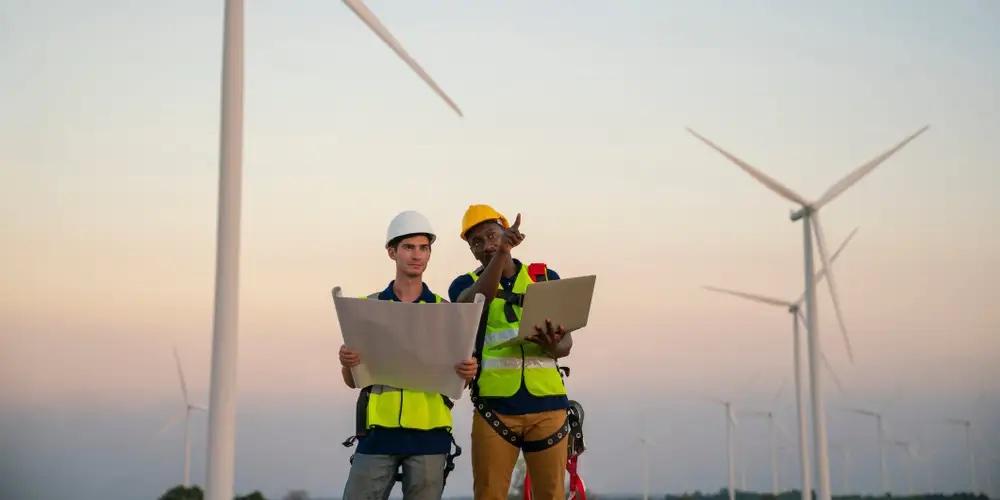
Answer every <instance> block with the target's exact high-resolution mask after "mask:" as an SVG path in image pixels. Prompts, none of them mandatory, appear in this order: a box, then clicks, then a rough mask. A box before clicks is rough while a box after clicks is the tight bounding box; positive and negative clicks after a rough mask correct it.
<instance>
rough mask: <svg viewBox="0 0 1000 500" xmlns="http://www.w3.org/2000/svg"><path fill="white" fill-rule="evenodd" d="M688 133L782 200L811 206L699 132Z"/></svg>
mask: <svg viewBox="0 0 1000 500" xmlns="http://www.w3.org/2000/svg"><path fill="white" fill-rule="evenodd" d="M687 131H688V132H690V133H691V135H693V136H695V137H697V138H698V139H700V140H701V142H704V143H705V144H707V145H708V147H710V148H712V149H714V150H716V151H718V152H719V153H721V154H722V156H725V157H726V158H729V161H731V162H733V163H735V164H736V166H738V167H740V168H742V169H743V171H744V172H746V173H748V174H750V176H751V177H753V178H754V179H757V181H759V182H760V183H761V184H763V185H764V186H767V188H768V189H770V190H771V191H774V192H775V193H778V195H780V196H781V197H782V198H785V199H786V200H789V201H792V202H795V203H798V204H799V205H803V206H805V205H809V202H807V201H806V199H805V198H803V197H802V196H800V195H799V194H798V193H796V192H795V191H792V190H791V189H789V188H788V187H786V186H785V185H783V184H781V183H780V182H778V181H776V180H775V179H772V178H771V177H769V176H768V175H767V174H765V173H764V172H761V171H760V170H757V169H756V168H754V167H753V166H751V165H750V164H749V163H747V162H745V161H743V160H741V159H739V158H737V157H735V156H733V155H732V154H730V153H729V152H728V151H726V150H724V149H722V148H720V147H719V146H717V145H716V144H715V143H714V142H712V141H710V140H708V139H706V138H704V137H702V136H701V135H700V134H699V133H698V132H695V131H694V130H691V129H690V128H689V129H687Z"/></svg>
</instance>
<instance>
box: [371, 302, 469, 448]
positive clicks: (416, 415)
mask: <svg viewBox="0 0 1000 500" xmlns="http://www.w3.org/2000/svg"><path fill="white" fill-rule="evenodd" d="M367 298H369V299H377V298H378V294H377V293H375V294H372V295H369V296H368V297H367ZM434 298H435V300H434V302H435V303H439V302H441V301H442V300H443V299H441V297H440V296H439V295H437V294H435V295H434ZM420 303H421V304H423V303H426V302H425V301H423V300H421V301H420ZM450 403H451V401H449V400H446V399H445V396H443V395H441V394H437V393H433V392H422V391H411V390H409V389H400V388H397V387H392V386H389V385H382V384H376V385H373V386H371V392H370V393H369V396H368V410H367V412H366V414H365V417H366V419H365V428H366V429H371V428H372V427H387V428H405V429H417V430H422V431H426V430H431V429H448V430H449V431H450V430H451V406H450Z"/></svg>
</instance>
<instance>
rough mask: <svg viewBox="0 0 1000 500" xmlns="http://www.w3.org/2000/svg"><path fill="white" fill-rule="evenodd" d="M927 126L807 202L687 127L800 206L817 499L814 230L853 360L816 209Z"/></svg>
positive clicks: (825, 495)
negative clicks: (815, 198) (814, 199)
mask: <svg viewBox="0 0 1000 500" xmlns="http://www.w3.org/2000/svg"><path fill="white" fill-rule="evenodd" d="M927 128H928V127H926V126H925V127H923V128H921V129H920V130H918V131H917V132H915V133H914V134H912V135H910V136H909V137H907V138H906V139H904V140H903V141H902V142H900V143H899V144H897V145H895V146H894V147H892V148H891V149H889V150H888V151H886V152H885V153H882V154H881V155H879V156H877V157H875V158H873V159H872V160H870V161H868V162H866V163H864V164H863V165H861V166H860V167H858V168H856V169H855V170H854V171H852V172H851V173H849V174H847V175H846V176H845V177H844V178H843V179H841V180H840V181H838V182H837V183H836V184H834V185H832V186H830V188H829V189H827V190H826V192H825V193H823V195H822V196H820V198H819V199H818V200H816V201H813V202H810V201H808V200H806V199H805V198H803V197H802V196H801V195H799V194H798V193H796V192H794V191H792V190H791V189H789V188H787V187H785V186H784V185H783V184H781V183H780V182H778V181H776V180H774V179H772V178H771V177H769V176H768V175H767V174H764V173H763V172H761V171H759V170H757V169H756V168H754V167H752V166H751V165H750V164H749V163H747V162H745V161H743V160H741V159H739V158H737V157H735V156H733V155H732V154H730V153H729V152H727V151H725V150H723V149H722V148H720V147H719V146H717V145H715V143H713V142H712V141H710V140H708V139H706V138H704V137H702V136H701V135H699V134H698V133H697V132H695V131H694V130H691V129H690V128H689V129H688V131H689V132H690V133H691V134H692V135H694V136H695V137H697V138H698V139H700V140H701V141H702V142H704V143H705V144H707V145H708V146H709V147H711V148H712V149H715V150H716V151H718V152H719V153H721V154H722V155H723V156H725V157H726V158H728V159H729V160H730V161H732V162H733V163H735V164H736V165H737V166H738V167H740V168H741V169H743V170H744V171H745V172H746V173H748V174H750V175H751V176H752V177H754V178H755V179H757V180H758V181H759V182H760V183H762V184H764V185H765V186H766V187H767V188H768V189H770V190H771V191H774V192H775V193H777V194H778V195H780V196H781V197H783V198H785V199H787V200H789V201H791V202H793V203H795V204H797V205H799V206H800V207H801V208H800V209H799V210H798V211H796V212H793V213H792V214H791V219H792V221H796V220H799V219H802V236H803V245H802V246H803V250H804V254H805V287H806V308H807V314H806V319H807V328H806V330H807V332H808V334H809V343H808V344H809V346H808V347H809V379H810V383H811V387H810V392H811V393H812V417H813V441H814V452H815V455H816V469H817V473H818V474H817V475H818V476H819V498H818V500H830V498H831V496H830V463H829V452H828V450H827V435H826V408H825V407H824V398H823V392H822V379H821V378H820V370H819V363H820V357H821V356H820V355H821V353H822V349H821V347H820V339H819V323H818V321H817V315H816V286H815V285H816V283H815V281H814V277H813V250H812V244H813V239H812V235H813V233H814V232H815V235H816V247H817V248H818V250H819V255H820V259H821V261H822V264H823V268H824V269H826V273H827V280H826V283H827V286H828V287H829V288H830V297H831V299H832V300H833V308H834V311H835V312H836V314H837V322H838V323H839V324H840V332H841V334H842V336H843V338H844V345H845V346H846V348H847V355H848V357H849V358H850V359H851V361H852V362H853V361H854V354H853V352H852V351H851V343H850V339H848V337H847V328H846V327H845V326H844V318H843V314H842V313H841V309H840V297H839V295H838V294H837V283H836V280H835V279H834V275H833V268H832V267H830V259H829V253H828V252H827V251H826V235H825V233H824V232H823V226H822V225H821V224H820V219H819V211H820V209H821V208H823V207H824V206H825V205H826V204H828V203H830V202H831V201H833V200H834V199H835V198H836V197H837V196H839V195H840V194H841V193H843V192H844V191H846V190H847V189H848V188H850V187H851V186H853V185H854V184H855V183H857V182H858V181H859V180H861V178H862V177H864V176H865V175H867V174H868V173H870V172H871V171H872V170H874V169H875V167H877V166H879V164H881V163H882V162H883V161H885V160H886V159H888V158H889V157H890V156H892V155H893V154H894V153H895V152H896V151H899V150H900V149H901V148H902V147H903V146H905V145H906V144H908V143H909V142H910V141H912V140H913V139H915V138H916V137H917V136H918V135H920V134H922V133H923V132H924V131H925V130H927Z"/></svg>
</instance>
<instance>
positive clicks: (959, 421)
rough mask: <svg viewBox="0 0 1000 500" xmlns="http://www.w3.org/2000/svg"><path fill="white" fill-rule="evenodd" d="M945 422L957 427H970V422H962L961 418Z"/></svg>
mask: <svg viewBox="0 0 1000 500" xmlns="http://www.w3.org/2000/svg"><path fill="white" fill-rule="evenodd" d="M945 422H948V423H949V424H955V425H969V421H968V420H962V419H960V418H949V419H947V420H945Z"/></svg>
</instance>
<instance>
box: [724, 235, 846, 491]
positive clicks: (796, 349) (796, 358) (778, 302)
mask: <svg viewBox="0 0 1000 500" xmlns="http://www.w3.org/2000/svg"><path fill="white" fill-rule="evenodd" d="M857 232H858V228H854V230H853V231H851V234H849V235H847V238H845V239H844V242H843V243H841V244H840V247H839V248H837V251H835V252H834V253H833V256H832V257H830V263H831V264H832V263H833V262H835V261H836V260H837V257H839V256H840V253H841V252H842V251H843V250H844V248H845V247H847V244H848V243H850V241H851V239H853V238H854V235H855V234H857ZM825 277H826V268H823V269H822V270H820V272H818V273H816V278H815V279H816V282H817V283H819V282H821V281H823V279H824V278H825ZM705 289H707V290H710V291H713V292H719V293H724V294H727V295H733V296H736V297H740V298H743V299H747V300H751V301H754V302H758V303H762V304H766V305H771V306H777V307H781V308H784V309H786V310H787V311H788V312H789V313H790V314H791V315H792V359H793V368H794V369H795V403H796V406H797V408H798V424H799V429H798V430H799V465H800V470H801V474H802V488H801V492H802V500H810V499H811V498H812V470H811V467H810V465H809V444H808V442H809V438H808V432H809V430H808V429H809V424H808V422H807V419H808V417H807V412H806V398H805V396H804V395H803V390H804V389H805V385H804V384H803V383H802V360H801V357H802V348H801V347H800V343H801V341H800V338H801V336H800V335H799V322H800V321H802V312H801V307H802V302H803V300H805V295H806V294H805V292H803V293H802V295H800V296H799V298H798V299H796V300H783V299H776V298H773V297H768V296H766V295H759V294H754V293H747V292H739V291H736V290H728V289H725V288H717V287H711V286H706V287H705ZM820 357H821V358H822V359H823V363H824V364H825V365H826V368H827V369H828V370H829V371H830V375H831V378H833V381H834V382H835V383H836V384H837V387H838V388H840V390H841V392H843V390H844V388H843V386H841V384H840V380H839V379H838V378H837V375H836V373H834V371H833V367H832V366H830V362H829V360H828V359H827V357H826V355H825V354H823V353H820Z"/></svg>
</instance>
